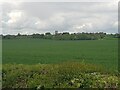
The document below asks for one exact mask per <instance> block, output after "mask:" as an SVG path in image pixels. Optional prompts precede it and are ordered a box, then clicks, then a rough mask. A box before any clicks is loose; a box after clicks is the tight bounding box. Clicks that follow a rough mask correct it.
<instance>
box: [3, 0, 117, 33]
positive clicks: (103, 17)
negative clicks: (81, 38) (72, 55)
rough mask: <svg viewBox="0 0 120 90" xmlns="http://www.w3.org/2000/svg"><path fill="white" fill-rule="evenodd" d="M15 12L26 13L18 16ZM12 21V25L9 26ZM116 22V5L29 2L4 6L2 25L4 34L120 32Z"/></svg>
mask: <svg viewBox="0 0 120 90" xmlns="http://www.w3.org/2000/svg"><path fill="white" fill-rule="evenodd" d="M16 10H17V11H18V12H22V13H23V14H22V15H20V16H19V15H18V16H17V13H15V11H16ZM12 12H13V16H11V17H9V15H8V14H10V13H12ZM14 14H16V16H15V15H14ZM17 17H18V19H17ZM15 18H16V19H17V20H15ZM12 19H13V21H11V22H12V23H8V22H10V20H12ZM117 19H118V16H117V5H116V4H111V3H92V2H91V3H82V2H81V3H64V2H62V3H41V2H36V3H35V2H27V3H21V4H20V5H19V6H12V5H11V4H9V3H5V4H3V18H2V26H3V32H4V33H10V34H11V33H13V34H15V33H18V32H20V33H28V34H29V33H44V32H47V31H50V32H54V31H55V30H58V31H60V32H62V31H69V32H98V31H104V32H107V33H117V24H115V23H116V22H117Z"/></svg>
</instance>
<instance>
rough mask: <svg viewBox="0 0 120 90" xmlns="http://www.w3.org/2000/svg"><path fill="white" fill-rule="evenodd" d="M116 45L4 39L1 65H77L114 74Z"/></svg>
mask: <svg viewBox="0 0 120 90" xmlns="http://www.w3.org/2000/svg"><path fill="white" fill-rule="evenodd" d="M117 45H118V41H117V39H111V40H78V41H62V40H61V41H60V40H44V39H6V40H5V39H4V40H3V51H2V62H3V64H8V63H16V64H38V63H41V64H48V63H61V62H66V61H67V62H68V61H72V62H73V61H78V62H85V63H92V64H98V65H103V66H104V67H106V68H109V69H113V70H116V69H117V58H118V51H117V50H118V46H117Z"/></svg>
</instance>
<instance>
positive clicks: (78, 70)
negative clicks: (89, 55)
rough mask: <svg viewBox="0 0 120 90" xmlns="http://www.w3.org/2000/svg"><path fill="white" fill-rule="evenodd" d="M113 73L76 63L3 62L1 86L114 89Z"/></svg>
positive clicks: (114, 78)
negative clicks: (32, 63)
mask: <svg viewBox="0 0 120 90" xmlns="http://www.w3.org/2000/svg"><path fill="white" fill-rule="evenodd" d="M119 79H120V78H119V77H118V74H117V73H110V72H107V71H106V70H104V68H101V67H98V66H95V65H91V64H85V63H77V62H71V63H69V62H66V63H61V64H36V65H23V64H4V65H3V68H2V80H3V81H2V84H3V88H36V89H39V88H117V87H118V85H119V83H120V82H119V81H120V80H119Z"/></svg>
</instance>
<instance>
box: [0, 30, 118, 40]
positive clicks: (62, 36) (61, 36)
mask: <svg viewBox="0 0 120 90" xmlns="http://www.w3.org/2000/svg"><path fill="white" fill-rule="evenodd" d="M1 36H2V39H20V38H39V39H53V40H99V39H103V38H104V37H112V38H120V34H118V33H117V34H106V33H104V32H97V33H85V32H82V33H71V34H70V33H69V32H63V33H55V34H51V33H50V32H46V33H45V34H39V33H35V34H32V35H26V34H24V35H22V34H20V33H18V34H17V35H1Z"/></svg>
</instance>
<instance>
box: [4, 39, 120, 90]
mask: <svg viewBox="0 0 120 90" xmlns="http://www.w3.org/2000/svg"><path fill="white" fill-rule="evenodd" d="M2 47H3V48H2V63H3V67H2V80H3V81H2V83H3V84H2V85H3V86H2V87H3V88H34V89H42V88H118V87H119V84H120V82H119V79H120V78H119V76H118V75H119V73H118V72H117V67H118V61H117V60H118V51H117V50H118V40H117V39H116V38H105V39H103V40H102V39H101V40H49V39H31V38H26V39H25V38H24V39H3V41H2Z"/></svg>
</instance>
